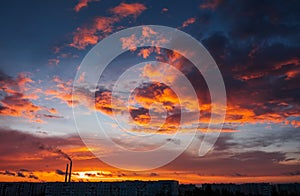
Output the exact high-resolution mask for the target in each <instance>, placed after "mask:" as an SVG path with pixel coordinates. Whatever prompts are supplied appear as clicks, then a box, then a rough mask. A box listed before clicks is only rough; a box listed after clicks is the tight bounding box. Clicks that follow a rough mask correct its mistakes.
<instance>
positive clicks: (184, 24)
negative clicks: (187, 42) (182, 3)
mask: <svg viewBox="0 0 300 196" xmlns="http://www.w3.org/2000/svg"><path fill="white" fill-rule="evenodd" d="M195 22H196V18H189V19H187V20H186V21H184V22H183V23H182V25H181V27H182V28H185V27H187V26H189V25H191V24H193V23H195Z"/></svg>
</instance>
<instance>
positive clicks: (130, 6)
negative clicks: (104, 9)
mask: <svg viewBox="0 0 300 196" xmlns="http://www.w3.org/2000/svg"><path fill="white" fill-rule="evenodd" d="M146 9H147V8H146V6H145V5H143V4H141V3H121V4H120V5H118V6H116V7H114V8H112V9H110V11H111V12H112V13H114V14H116V15H118V16H121V17H127V16H133V17H137V16H138V15H140V14H141V13H142V12H143V11H145V10H146Z"/></svg>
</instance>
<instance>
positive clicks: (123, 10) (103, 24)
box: [69, 0, 146, 50]
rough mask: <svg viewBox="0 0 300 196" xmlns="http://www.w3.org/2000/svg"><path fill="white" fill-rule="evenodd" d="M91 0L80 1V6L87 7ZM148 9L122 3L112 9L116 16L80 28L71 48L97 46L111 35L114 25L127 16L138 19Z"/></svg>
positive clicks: (74, 36)
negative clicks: (101, 40) (102, 39)
mask: <svg viewBox="0 0 300 196" xmlns="http://www.w3.org/2000/svg"><path fill="white" fill-rule="evenodd" d="M88 2H91V0H83V1H80V2H79V4H78V6H79V5H80V6H79V7H80V8H79V10H80V9H81V8H82V7H85V6H87V3H88ZM145 9H146V7H145V6H144V5H143V4H141V3H132V4H130V3H121V4H120V5H118V6H116V7H114V8H112V9H111V10H110V11H111V12H112V13H114V14H115V16H111V17H96V18H94V19H93V21H92V23H91V24H90V25H85V26H83V27H78V28H77V29H76V31H75V32H74V33H73V40H72V43H70V44H69V46H71V47H74V48H77V49H81V50H82V49H85V48H86V47H87V46H89V45H95V44H96V43H98V41H99V40H100V39H101V38H103V37H105V36H107V34H108V33H111V32H112V31H113V29H114V24H115V23H117V22H119V21H120V20H121V19H123V18H124V17H127V16H133V17H137V16H138V15H140V14H141V13H142V12H143V11H144V10H145Z"/></svg>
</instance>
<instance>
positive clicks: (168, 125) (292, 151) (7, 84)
mask: <svg viewBox="0 0 300 196" xmlns="http://www.w3.org/2000/svg"><path fill="white" fill-rule="evenodd" d="M0 24H1V36H0V181H32V182H42V181H64V172H65V166H66V164H67V163H68V159H66V156H65V155H68V156H69V157H71V158H72V160H73V173H72V176H73V177H72V179H73V181H119V180H158V179H173V180H178V181H179V182H180V183H196V184H199V183H213V182H216V183H218V182H225V183H229V182H234V183H242V182H274V183H276V182H300V143H299V141H300V85H299V84H300V33H299V32H300V2H299V1H296V0H291V1H286V2H285V1H277V0H275V1H272V0H269V1H260V0H254V1H253V0H246V1H232V0H228V1H227V0H210V1H209V0H207V1H206V0H197V1H196V0H186V1H180V0H160V1H158V0H156V1H155V0H153V1H149V0H147V1H146V0H136V1H131V0H125V1H119V0H116V1H111V0H63V1H62V0H52V1H32V0H28V1H16V0H11V1H4V2H2V3H1V6H0ZM139 25H162V26H168V27H172V28H175V29H178V30H180V31H183V32H185V33H187V34H189V35H191V36H192V37H194V38H195V39H196V40H198V41H199V42H201V43H202V44H203V46H204V47H205V48H206V49H207V50H208V51H209V53H210V54H211V56H212V57H213V58H214V60H215V62H216V64H217V65H218V68H219V70H220V73H221V74H222V76H223V80H224V85H225V89H226V95H225V96H224V98H226V99H227V104H226V117H225V121H224V124H223V129H222V130H221V133H220V136H219V137H218V140H217V141H216V143H215V144H214V146H213V148H212V149H211V150H210V151H209V152H208V153H207V154H205V156H198V148H199V145H200V144H201V141H202V139H203V137H204V135H205V133H206V132H214V131H215V130H214V129H217V128H216V127H218V126H219V125H220V124H222V122H219V121H217V120H216V121H213V122H212V121H210V120H211V117H212V116H213V115H214V114H215V111H214V110H213V109H214V108H217V109H219V110H221V109H220V107H221V106H220V105H218V104H212V97H211V94H210V93H211V92H209V85H208V84H207V83H206V82H207V81H206V80H205V78H203V76H202V75H201V73H200V72H199V71H198V70H197V69H196V68H195V66H194V65H193V63H191V61H189V59H188V58H187V56H185V55H194V54H191V53H193V51H182V53H180V54H179V53H177V52H174V51H171V50H168V49H165V48H159V47H144V48H134V46H132V44H136V42H138V41H139V40H136V39H135V37H134V36H128V37H124V38H122V39H120V41H121V42H120V43H121V44H122V47H123V49H128V50H127V51H126V52H124V53H123V54H121V55H119V56H118V57H117V58H116V59H114V60H113V61H112V62H111V63H110V64H109V66H108V67H107V69H105V70H104V72H103V74H102V75H101V77H100V78H99V81H98V83H97V84H96V89H95V88H89V87H87V85H86V81H87V80H88V78H89V75H87V73H85V72H82V71H81V70H82V66H80V65H81V64H82V61H83V59H84V57H85V56H86V55H87V54H88V52H89V51H90V50H91V49H92V48H93V46H95V45H96V44H97V43H98V42H100V41H101V40H103V39H105V38H107V37H108V36H109V35H112V34H113V33H115V32H118V31H120V30H123V29H126V28H129V27H135V26H139ZM142 35H143V36H144V37H143V39H146V38H147V39H148V38H149V39H150V38H151V36H154V35H155V36H156V35H157V32H155V31H154V30H153V29H151V28H143V31H142ZM158 41H159V42H164V41H165V39H163V38H161V39H160V40H158ZM113 47H115V46H114V45H110V46H107V50H108V51H110V50H111V49H112V48H113ZM154 60H155V61H159V62H161V63H157V64H149V63H147V62H148V61H154ZM167 64H170V65H171V66H167ZM134 65H137V66H134ZM131 66H134V67H133V68H130V67H131ZM128 70H129V71H130V72H129V74H127V75H122V74H123V73H124V72H125V71H128ZM179 72H181V73H183V75H184V76H185V77H186V78H187V79H188V81H189V82H190V84H191V87H192V89H193V92H190V91H185V89H186V88H187V86H186V85H184V84H182V83H178V84H176V87H177V88H178V89H181V90H182V89H183V90H182V92H183V94H182V95H181V96H180V95H179V94H176V90H174V89H173V88H171V87H170V86H169V84H168V82H170V84H171V83H172V82H176V81H178V80H179V79H180V74H179ZM122 77H123V79H124V81H126V82H127V83H128V85H127V83H126V84H125V83H122V82H121V83H120V86H119V88H121V89H125V90H126V88H127V87H128V88H129V87H134V85H136V83H137V82H136V81H137V80H138V78H139V77H144V78H146V79H149V80H148V81H147V82H145V81H146V80H145V81H144V83H143V84H142V85H138V86H137V87H136V88H135V89H134V90H133V91H132V94H130V96H129V98H128V97H125V98H126V99H125V98H124V97H123V99H122V98H121V96H119V97H115V98H113V99H112V97H113V89H114V88H115V86H116V85H115V86H114V84H116V83H117V82H118V79H120V78H122ZM151 78H152V79H153V78H155V79H158V78H160V79H162V78H163V79H164V81H166V82H165V83H164V82H153V81H152V80H151ZM73 82H75V83H80V84H82V85H83V87H84V88H83V87H82V88H76V92H77V93H76V94H75V96H74V97H72V89H73ZM84 85H85V86H84ZM122 85H123V86H122ZM76 87H77V86H76ZM125 90H124V91H125ZM193 93H195V94H193ZM193 96H196V99H194V98H193ZM124 102H126V103H124ZM127 102H128V103H127ZM198 105H199V107H198ZM73 109H74V113H75V119H76V121H77V124H75V120H74V117H73ZM126 111H127V112H128V114H129V116H130V120H129V121H128V116H126V115H125V113H126ZM199 112H200V116H199V117H198V116H197V115H196V116H195V114H196V113H199ZM181 115H183V116H181ZM95 116H96V117H97V118H95ZM115 116H118V118H120V119H121V120H124V121H122V122H121V123H120V122H119V124H118V123H116V122H115V120H116V119H115ZM124 116H125V117H124ZM183 118H184V120H183V121H184V122H182V121H181V120H182V119H183ZM195 118H196V119H195ZM94 119H97V120H98V123H99V122H100V123H101V124H102V126H103V127H104V129H105V130H106V131H107V132H109V134H110V136H112V137H113V138H112V141H113V142H115V143H116V144H118V145H120V146H123V147H125V148H127V149H130V150H133V151H139V153H143V152H146V151H151V150H153V149H156V148H158V147H159V146H161V145H163V143H166V142H167V143H170V144H171V145H170V146H171V147H169V148H168V149H164V151H162V152H161V154H160V156H161V157H166V156H168V155H169V154H170V153H171V152H174V151H176V149H175V148H177V147H178V148H181V146H182V145H184V144H186V142H187V141H188V139H189V138H190V136H191V134H192V133H193V131H196V136H195V137H194V139H193V142H192V143H191V145H189V146H188V148H187V149H186V150H185V151H184V152H183V153H182V154H180V155H179V156H178V157H177V158H176V159H175V160H173V161H172V160H170V162H168V163H167V164H166V165H162V167H158V168H155V169H151V170H145V171H136V170H139V168H141V167H142V166H141V165H139V162H138V161H137V162H135V164H136V165H133V164H129V163H130V160H135V159H132V158H131V157H126V156H125V155H124V154H122V153H121V152H120V151H118V150H116V149H114V148H113V147H112V146H109V145H107V144H108V143H106V142H105V141H104V140H103V138H98V136H97V132H99V128H97V127H95V126H93V123H94V122H93V120H94ZM162 119H163V121H161V120H162ZM125 121H126V123H125ZM181 123H183V124H181ZM209 123H211V124H212V125H211V128H209V129H208V126H209ZM76 125H77V126H76ZM179 125H180V129H178V127H179ZM120 127H121V128H120ZM124 127H125V128H126V131H124V130H123V129H122V128H124ZM122 131H123V132H122ZM176 132H179V133H178V134H179V135H178V137H179V138H175V139H174V137H173V135H174V133H176ZM83 136H86V137H87V138H90V140H89V141H88V142H87V141H86V140H84V141H82V138H81V137H83ZM104 139H105V138H104ZM84 142H85V143H84ZM86 144H88V146H86ZM173 147H174V148H173ZM93 153H94V154H93ZM96 155H97V156H98V157H97V156H96ZM137 156H138V155H137ZM105 157H120V159H124V162H123V163H124V167H123V168H131V169H132V170H125V169H120V168H117V167H113V166H110V165H109V164H107V163H104V162H103V160H100V159H101V158H104V159H105ZM99 158H100V159H99ZM159 158H160V157H149V160H150V161H154V162H155V161H158V159H159ZM126 164H127V165H126Z"/></svg>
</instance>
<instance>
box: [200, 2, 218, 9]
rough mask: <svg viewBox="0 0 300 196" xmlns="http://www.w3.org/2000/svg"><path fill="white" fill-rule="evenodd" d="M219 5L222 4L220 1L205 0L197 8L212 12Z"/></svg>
mask: <svg viewBox="0 0 300 196" xmlns="http://www.w3.org/2000/svg"><path fill="white" fill-rule="evenodd" d="M221 3H222V0H207V1H206V2H204V3H202V4H201V5H200V6H199V7H200V8H201V9H210V10H214V9H216V8H217V7H218V6H219V5H220V4H221Z"/></svg>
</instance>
